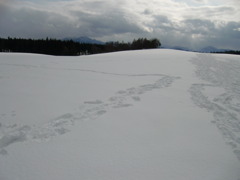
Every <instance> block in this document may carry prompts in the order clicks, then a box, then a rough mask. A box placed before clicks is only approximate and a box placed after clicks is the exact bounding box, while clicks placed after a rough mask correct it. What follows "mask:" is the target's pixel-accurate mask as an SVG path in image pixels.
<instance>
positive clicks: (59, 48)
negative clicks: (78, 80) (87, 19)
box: [0, 37, 161, 56]
mask: <svg viewBox="0 0 240 180" xmlns="http://www.w3.org/2000/svg"><path fill="white" fill-rule="evenodd" d="M160 46H161V43H160V41H159V40H158V39H146V38H139V39H137V40H135V39H134V40H133V41H132V42H131V43H125V42H108V43H105V44H88V43H79V42H74V41H72V40H57V39H49V38H46V39H23V38H10V37H8V38H0V52H23V53H38V54H47V55H59V56H61V55H62V56H64V55H65V56H76V55H85V54H97V53H107V52H115V51H125V50H137V49H152V48H158V47H160Z"/></svg>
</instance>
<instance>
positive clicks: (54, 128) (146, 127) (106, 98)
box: [0, 50, 240, 180]
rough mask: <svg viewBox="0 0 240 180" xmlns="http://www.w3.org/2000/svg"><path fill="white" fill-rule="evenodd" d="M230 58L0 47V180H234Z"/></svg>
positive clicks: (234, 81) (233, 63)
mask: <svg viewBox="0 0 240 180" xmlns="http://www.w3.org/2000/svg"><path fill="white" fill-rule="evenodd" d="M239 67H240V62H239V59H238V58H237V56H231V55H210V54H198V53H189V52H181V51H174V50H146V51H129V52H118V53H110V54H101V55H93V56H81V57H53V56H43V55H29V54H0V87H1V88H0V97H1V103H0V123H1V126H0V179H3V180H9V179H11V180H12V179H20V180H23V179H24V180H30V179H36V180H43V179H51V180H65V179H71V180H75V179H91V180H93V179H98V180H99V179H101V180H110V179H111V180H112V179H119V180H120V179H129V180H134V179H147V178H148V179H156V180H157V179H165V180H186V179H188V180H202V179H207V180H213V179H218V180H226V179H231V180H239V177H240V173H239V168H240V162H239V159H240V155H239V154H240V153H239V152H240V141H239V139H240V128H239V127H240V122H239V118H240V117H239V112H240V111H239V104H240V98H239V92H240V91H239V90H240V89H239V87H240V82H239V80H238V79H239V71H240V68H239Z"/></svg>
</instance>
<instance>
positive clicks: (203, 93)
mask: <svg viewBox="0 0 240 180" xmlns="http://www.w3.org/2000/svg"><path fill="white" fill-rule="evenodd" d="M192 62H193V64H194V65H195V66H196V75H197V76H198V77H200V78H201V79H202V80H204V81H206V82H207V83H202V84H193V85H192V87H191V88H190V93H191V96H192V100H193V101H194V102H195V104H197V105H198V106H199V107H201V108H205V109H206V110H208V111H209V112H211V113H213V116H214V121H212V123H215V124H216V126H217V128H218V129H219V130H220V132H221V134H222V135H223V137H224V139H225V141H226V142H227V144H229V145H230V146H231V147H232V149H233V152H234V153H235V154H236V156H237V157H238V159H239V160H240V62H239V61H234V60H225V61H220V60H216V59H215V58H214V56H212V55H206V54H200V55H199V56H198V57H197V58H195V59H193V60H192ZM208 91H212V92H214V93H213V94H214V95H215V97H214V98H212V97H211V96H208V95H207V94H208V93H207V92H208ZM217 92H220V93H219V94H218V93H217Z"/></svg>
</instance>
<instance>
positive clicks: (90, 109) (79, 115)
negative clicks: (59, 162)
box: [0, 69, 179, 155]
mask: <svg viewBox="0 0 240 180" xmlns="http://www.w3.org/2000/svg"><path fill="white" fill-rule="evenodd" d="M68 70H69V69H68ZM74 70H77V69H74ZM78 70H79V69H78ZM80 71H83V70H80ZM84 71H86V70H84ZM87 71H88V72H92V73H101V74H109V75H117V76H132V77H141V76H151V77H155V76H158V77H160V79H158V80H157V81H155V82H153V83H151V84H143V85H140V86H137V87H131V88H128V89H125V90H119V91H118V92H116V93H115V95H114V96H111V97H109V98H108V100H106V101H102V100H98V99H97V100H89V101H85V102H83V103H82V104H81V105H80V108H79V111H78V112H75V113H72V112H71V113H65V114H62V115H60V116H59V117H56V118H55V119H52V120H49V121H48V123H46V124H43V125H42V126H32V127H31V126H29V125H21V126H20V127H19V125H17V124H15V125H12V126H5V125H3V124H0V132H1V134H0V137H1V138H0V154H2V155H6V154H7V150H6V147H7V146H9V145H11V144H13V143H17V142H23V141H27V140H30V141H38V142H42V141H47V140H50V139H51V138H52V137H54V136H59V135H62V134H65V133H67V132H69V131H70V129H71V126H73V125H74V124H75V123H76V122H77V121H86V120H93V119H96V118H98V117H99V116H101V115H103V114H105V113H107V112H108V111H110V110H111V109H115V108H124V107H130V106H133V104H134V103H135V102H139V101H141V95H142V94H144V93H147V92H150V91H153V90H158V89H161V88H166V87H169V86H170V85H171V84H172V83H173V81H174V80H176V79H179V77H172V76H168V75H163V74H135V75H134V74H132V75H131V74H114V73H107V72H97V71H91V70H87Z"/></svg>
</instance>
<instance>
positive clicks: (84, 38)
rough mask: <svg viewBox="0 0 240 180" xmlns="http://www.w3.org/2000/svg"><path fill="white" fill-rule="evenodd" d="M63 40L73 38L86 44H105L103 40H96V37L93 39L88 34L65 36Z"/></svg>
mask: <svg viewBox="0 0 240 180" xmlns="http://www.w3.org/2000/svg"><path fill="white" fill-rule="evenodd" d="M63 40H72V41H74V42H79V43H86V44H105V43H104V42H102V41H99V40H96V39H91V38H89V37H87V36H82V37H71V38H64V39H63Z"/></svg>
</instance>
